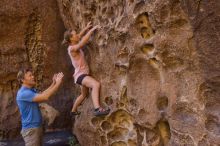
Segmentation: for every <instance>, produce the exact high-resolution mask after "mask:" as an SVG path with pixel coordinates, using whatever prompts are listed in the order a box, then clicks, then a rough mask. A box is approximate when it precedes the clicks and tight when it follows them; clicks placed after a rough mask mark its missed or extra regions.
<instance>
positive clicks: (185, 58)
mask: <svg viewBox="0 0 220 146" xmlns="http://www.w3.org/2000/svg"><path fill="white" fill-rule="evenodd" d="M57 1H58V3H59V8H60V13H61V16H62V19H63V21H64V24H65V27H66V28H73V29H76V30H78V29H81V28H82V27H83V26H85V25H86V23H88V22H89V21H91V22H92V23H93V24H94V25H95V24H99V25H101V26H102V28H101V29H100V30H98V31H97V32H96V33H95V35H94V37H93V39H92V41H91V42H90V43H89V44H88V45H87V54H89V59H90V61H89V62H90V68H91V72H92V75H93V76H94V77H95V78H96V79H97V80H99V81H100V82H101V85H102V88H101V90H102V91H101V99H102V102H104V103H105V104H106V105H108V106H110V107H111V109H112V112H111V114H110V115H109V116H107V117H100V118H97V117H93V116H92V102H91V100H90V99H88V100H87V101H86V102H85V103H84V105H83V106H82V107H81V109H80V110H81V111H83V113H82V115H81V116H79V117H77V118H76V121H75V126H74V132H75V134H76V135H77V137H78V139H79V141H80V142H81V144H82V145H83V146H85V145H86V146H88V145H89V146H94V145H100V146H106V145H111V146H119V145H120V146H126V145H129V146H147V145H172V146H180V145H182V146H183V145H187V146H194V145H204V146H205V145H217V144H218V143H220V139H219V135H220V126H219V124H220V123H219V118H220V114H219V111H220V110H219V108H220V106H219V104H220V100H219V95H220V89H219V84H220V67H219V65H220V59H219V51H220V49H219V46H220V37H219V31H220V3H219V2H218V1H217V0H214V1H212V2H209V1H195V2H192V1H190V0H182V1H179V0H138V1H133V0H121V1H99V0H90V1H83V0H81V1H69V0H62V1H61V0H57Z"/></svg>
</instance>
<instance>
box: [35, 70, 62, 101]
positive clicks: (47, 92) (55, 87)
mask: <svg viewBox="0 0 220 146" xmlns="http://www.w3.org/2000/svg"><path fill="white" fill-rule="evenodd" d="M62 78H63V73H59V74H57V76H56V78H55V84H54V85H51V86H50V87H49V88H48V89H46V90H45V91H43V92H42V93H40V94H37V96H35V97H34V98H33V101H34V102H44V101H47V100H49V98H50V97H51V96H52V95H53V94H54V93H55V92H56V91H57V90H58V88H59V86H60V85H61V82H62Z"/></svg>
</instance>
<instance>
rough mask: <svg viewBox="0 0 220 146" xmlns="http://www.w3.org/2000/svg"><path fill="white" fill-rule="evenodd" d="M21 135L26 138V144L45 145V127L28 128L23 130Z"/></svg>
mask: <svg viewBox="0 0 220 146" xmlns="http://www.w3.org/2000/svg"><path fill="white" fill-rule="evenodd" d="M21 135H22V137H23V139H24V142H25V146H42V145H43V129H42V127H39V128H28V129H25V130H21Z"/></svg>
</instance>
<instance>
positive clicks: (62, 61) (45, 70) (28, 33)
mask: <svg viewBox="0 0 220 146" xmlns="http://www.w3.org/2000/svg"><path fill="white" fill-rule="evenodd" d="M64 30H65V29H64V25H63V22H62V20H61V17H60V15H59V9H58V6H57V3H56V2H54V1H53V0H48V1H43V0H40V1H39V0H36V1H35V0H32V1H30V0H22V1H21V0H11V1H7V0H1V1H0V67H1V69H0V139H8V138H14V137H17V136H20V128H21V122H20V114H19V111H18V108H17V105H16V93H17V90H18V88H19V85H18V82H17V79H16V76H17V72H18V70H19V69H20V68H22V67H25V66H31V67H32V68H33V71H34V74H35V77H36V81H37V87H38V89H39V90H43V89H45V88H46V87H47V86H49V84H50V83H51V80H52V76H53V73H55V72H58V71H63V72H64V73H65V82H64V84H63V88H61V89H60V90H59V92H58V93H57V94H56V95H55V97H54V98H53V100H51V101H50V102H49V103H48V104H50V105H51V106H53V107H54V108H55V109H56V110H58V111H59V112H60V113H62V114H60V116H59V117H58V118H57V119H55V120H56V122H55V124H52V126H51V127H48V128H50V129H51V130H53V129H55V128H56V129H62V128H68V127H71V124H72V123H71V122H70V118H69V115H68V113H69V110H70V108H71V105H70V104H71V100H72V99H71V97H73V96H74V95H73V91H74V89H73V83H72V81H73V80H72V77H71V72H72V70H71V69H72V68H70V66H71V62H70V60H68V58H67V55H66V49H65V48H62V47H61V45H60V43H61V41H62V37H63V32H64ZM63 107H65V108H63ZM50 116H52V115H50ZM52 117H53V116H52ZM50 124H51V123H50Z"/></svg>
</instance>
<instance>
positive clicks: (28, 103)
mask: <svg viewBox="0 0 220 146" xmlns="http://www.w3.org/2000/svg"><path fill="white" fill-rule="evenodd" d="M36 95H37V92H36V90H34V89H31V88H27V87H24V86H22V87H21V88H20V89H19V90H18V93H17V98H16V101H17V104H18V107H19V110H20V113H21V123H22V129H27V128H37V127H40V126H41V124H42V116H41V112H40V109H39V105H38V103H37V102H33V98H34V97H35V96H36Z"/></svg>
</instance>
